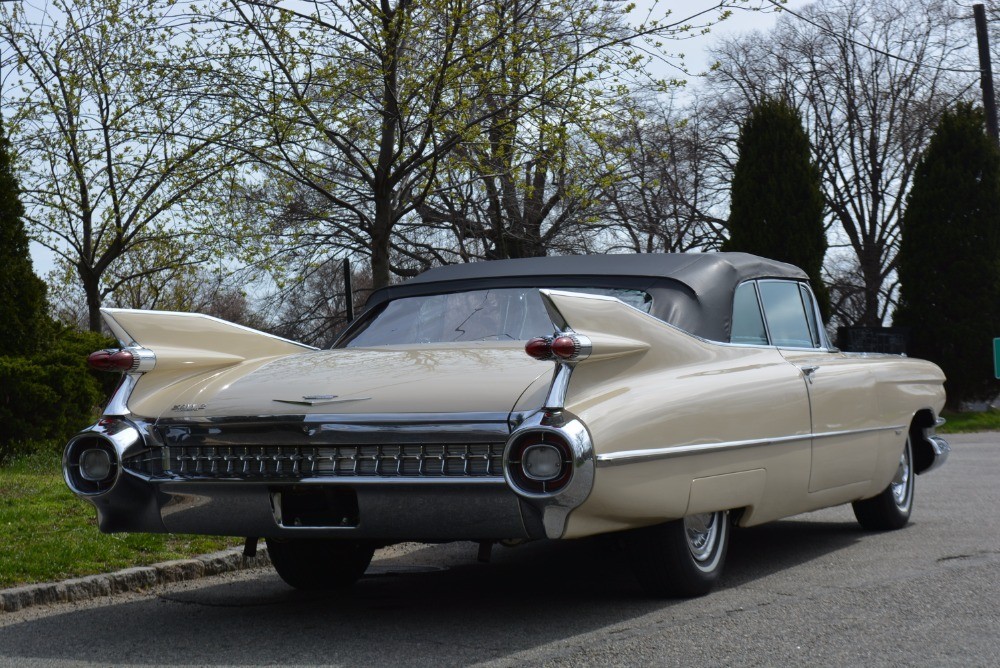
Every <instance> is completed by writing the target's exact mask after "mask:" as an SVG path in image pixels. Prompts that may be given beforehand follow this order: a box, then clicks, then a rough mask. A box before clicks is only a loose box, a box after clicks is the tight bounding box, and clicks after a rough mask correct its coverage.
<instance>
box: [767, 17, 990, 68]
mask: <svg viewBox="0 0 1000 668" xmlns="http://www.w3.org/2000/svg"><path fill="white" fill-rule="evenodd" d="M767 1H768V2H769V3H771V4H772V5H774V6H775V7H777V8H778V9H779V10H781V11H783V12H788V13H789V14H791V15H792V16H794V17H795V18H797V19H799V20H800V21H805V22H806V23H808V24H809V25H811V26H813V27H814V28H818V29H819V30H820V31H822V32H823V33H825V34H827V35H829V36H830V37H833V38H835V39H840V40H843V41H844V42H846V43H848V44H853V45H854V46H860V47H861V48H863V49H868V50H869V51H872V52H873V53H877V54H879V55H882V56H885V57H886V58H892V59H893V60H898V61H900V62H903V63H909V64H910V65H916V66H917V67H923V68H927V69H932V70H938V71H940V72H957V73H959V74H980V73H981V70H978V69H976V70H967V69H960V68H957V67H938V66H937V65H928V64H927V63H921V62H917V61H916V60H913V59H911V58H906V57H905V56H900V55H897V54H895V53H890V52H889V51H883V50H882V49H880V48H878V47H876V46H872V45H871V44H864V43H862V42H859V41H857V40H854V39H851V38H850V37H847V36H845V35H840V34H837V33H836V32H834V31H833V30H831V29H830V28H827V27H826V26H824V25H822V24H820V23H817V22H816V21H813V20H812V19H810V18H808V17H806V16H803V15H802V14H799V13H798V12H796V11H794V10H791V9H788V8H787V7H785V6H784V5H783V4H781V3H780V2H778V0H767Z"/></svg>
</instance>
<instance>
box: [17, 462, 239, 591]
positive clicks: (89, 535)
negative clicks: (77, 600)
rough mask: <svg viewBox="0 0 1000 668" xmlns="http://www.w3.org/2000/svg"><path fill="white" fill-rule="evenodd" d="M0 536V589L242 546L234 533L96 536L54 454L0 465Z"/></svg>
mask: <svg viewBox="0 0 1000 668" xmlns="http://www.w3.org/2000/svg"><path fill="white" fill-rule="evenodd" d="M0 541H2V544H0V588H7V587H14V586H17V585H19V584H27V583H30V582H52V581H57V580H63V579H66V578H70V577H77V576H82V575H93V574H95V573H105V572H109V571H114V570H119V569H122V568H129V567H131V566H143V565H147V564H153V563H156V562H159V561H169V560H171V559H183V558H186V557H191V556H193V555H197V554H204V553H207V552H215V551H218V550H221V549H225V548H227V547H233V546H236V545H240V544H242V541H241V539H239V538H216V537H206V536H178V535H165V534H102V533H101V532H100V531H98V529H97V517H96V513H95V510H94V507H93V506H92V505H90V504H89V503H87V502H86V501H81V500H80V499H77V498H76V497H75V496H74V495H73V494H72V493H71V492H70V491H69V489H68V488H67V487H66V483H65V482H63V479H62V471H61V464H60V461H59V457H58V455H54V454H44V455H41V454H36V455H31V456H28V457H22V458H20V459H17V460H15V461H14V462H12V463H10V464H7V465H4V466H0Z"/></svg>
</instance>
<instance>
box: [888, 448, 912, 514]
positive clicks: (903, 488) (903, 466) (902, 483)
mask: <svg viewBox="0 0 1000 668" xmlns="http://www.w3.org/2000/svg"><path fill="white" fill-rule="evenodd" d="M889 487H890V489H892V500H893V501H894V502H895V504H896V507H897V508H899V509H900V510H901V511H903V512H906V511H907V510H909V508H910V502H911V501H912V499H913V465H912V463H911V462H910V441H909V439H907V441H906V446H905V447H904V448H903V454H901V455H900V456H899V468H898V469H896V475H895V477H893V479H892V482H891V483H889Z"/></svg>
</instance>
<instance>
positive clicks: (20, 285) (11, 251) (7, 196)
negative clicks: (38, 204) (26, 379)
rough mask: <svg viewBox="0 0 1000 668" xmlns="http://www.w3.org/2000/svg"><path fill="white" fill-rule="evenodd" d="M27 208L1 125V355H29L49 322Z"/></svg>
mask: <svg viewBox="0 0 1000 668" xmlns="http://www.w3.org/2000/svg"><path fill="white" fill-rule="evenodd" d="M23 215H24V207H23V206H22V204H21V200H20V188H19V186H18V182H17V178H16V177H15V176H14V173H13V169H12V165H11V155H10V142H9V141H8V140H7V137H6V135H5V134H4V132H3V127H2V126H0V318H2V319H3V325H2V326H0V355H11V356H18V355H29V354H31V353H33V352H35V351H37V350H38V349H39V348H40V347H41V344H42V343H44V341H45V339H46V337H47V335H48V330H49V325H50V321H49V319H48V317H47V315H46V309H47V306H46V302H45V292H46V285H45V283H44V282H43V281H42V280H41V279H40V278H38V276H36V275H35V272H34V269H32V266H31V255H30V254H29V252H28V235H27V234H26V233H25V231H24V221H23V220H22V219H21V217H22V216H23Z"/></svg>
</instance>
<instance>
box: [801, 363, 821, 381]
mask: <svg viewBox="0 0 1000 668" xmlns="http://www.w3.org/2000/svg"><path fill="white" fill-rule="evenodd" d="M818 368H819V367H818V366H804V367H802V373H803V374H805V377H806V380H808V381H809V383H810V384H812V382H813V374H814V373H816V369H818Z"/></svg>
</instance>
